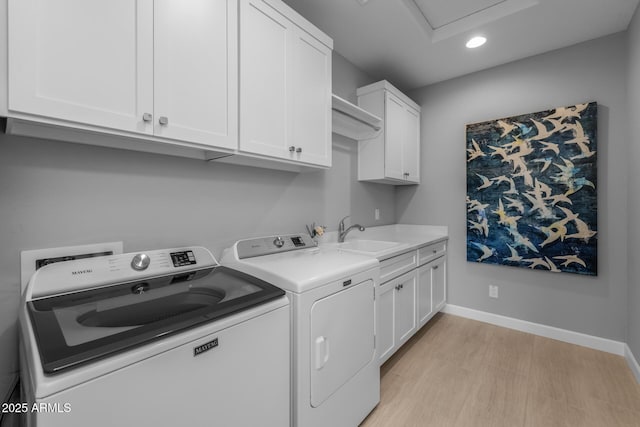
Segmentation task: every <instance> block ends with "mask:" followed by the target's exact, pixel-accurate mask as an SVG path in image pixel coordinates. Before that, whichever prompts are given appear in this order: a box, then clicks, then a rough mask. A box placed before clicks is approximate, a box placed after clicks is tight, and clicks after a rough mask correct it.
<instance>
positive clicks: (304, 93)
mask: <svg viewBox="0 0 640 427" xmlns="http://www.w3.org/2000/svg"><path fill="white" fill-rule="evenodd" d="M292 65H293V68H292V70H291V77H292V80H293V85H292V90H291V97H292V100H291V103H290V106H291V114H290V117H291V126H292V131H291V136H292V137H291V145H294V146H295V147H296V158H297V159H298V160H300V161H303V162H306V163H313V164H317V165H322V166H331V126H332V124H331V49H329V48H328V47H326V46H325V45H324V44H322V43H320V42H319V41H318V40H316V39H315V38H314V37H312V36H310V35H309V34H307V33H305V32H303V31H302V30H300V29H298V28H295V36H294V38H293V52H292ZM298 150H299V151H300V152H298Z"/></svg>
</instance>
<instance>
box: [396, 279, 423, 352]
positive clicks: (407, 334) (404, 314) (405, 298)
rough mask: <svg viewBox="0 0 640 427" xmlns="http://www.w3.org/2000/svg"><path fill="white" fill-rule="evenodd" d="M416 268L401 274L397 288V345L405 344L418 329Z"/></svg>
mask: <svg viewBox="0 0 640 427" xmlns="http://www.w3.org/2000/svg"><path fill="white" fill-rule="evenodd" d="M416 278H417V274H416V270H413V271H411V272H409V273H407V274H405V275H402V276H400V277H399V278H398V279H394V281H396V280H397V283H398V284H397V285H396V286H395V290H396V301H395V302H396V308H395V311H396V313H395V314H396V322H395V336H396V346H397V347H399V346H401V345H402V344H404V343H405V342H406V341H407V340H408V339H409V338H411V336H412V335H413V334H414V333H415V331H416V329H417V328H416V282H417V280H416Z"/></svg>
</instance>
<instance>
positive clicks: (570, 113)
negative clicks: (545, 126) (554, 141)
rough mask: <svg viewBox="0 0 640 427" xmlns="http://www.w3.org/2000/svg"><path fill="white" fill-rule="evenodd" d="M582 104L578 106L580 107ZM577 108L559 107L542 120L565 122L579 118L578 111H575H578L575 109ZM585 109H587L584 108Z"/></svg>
mask: <svg viewBox="0 0 640 427" xmlns="http://www.w3.org/2000/svg"><path fill="white" fill-rule="evenodd" d="M581 105H582V104H580V106H581ZM576 107H578V106H577V105H576V106H575V107H559V108H556V109H555V111H554V112H553V113H552V114H549V115H548V116H547V117H544V118H543V120H553V119H558V121H561V122H563V121H565V120H568V119H571V118H578V119H579V118H580V112H581V111H583V110H580V111H577V110H578V109H577V108H576ZM584 108H587V107H584Z"/></svg>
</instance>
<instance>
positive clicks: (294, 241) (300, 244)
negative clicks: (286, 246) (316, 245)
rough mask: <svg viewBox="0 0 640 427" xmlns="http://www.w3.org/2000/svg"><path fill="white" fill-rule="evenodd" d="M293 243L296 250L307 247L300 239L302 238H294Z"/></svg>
mask: <svg viewBox="0 0 640 427" xmlns="http://www.w3.org/2000/svg"><path fill="white" fill-rule="evenodd" d="M291 243H293V246H295V247H296V248H299V247H301V246H305V244H304V241H303V240H302V237H300V236H296V237H292V238H291Z"/></svg>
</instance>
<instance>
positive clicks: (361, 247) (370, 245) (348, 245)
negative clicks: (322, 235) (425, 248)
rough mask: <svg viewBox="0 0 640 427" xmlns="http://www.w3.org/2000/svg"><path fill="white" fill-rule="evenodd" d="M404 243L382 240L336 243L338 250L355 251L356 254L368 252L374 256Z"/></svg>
mask: <svg viewBox="0 0 640 427" xmlns="http://www.w3.org/2000/svg"><path fill="white" fill-rule="evenodd" d="M402 245H404V243H398V242H385V241H383V240H360V239H358V240H350V241H348V242H343V243H338V247H339V248H340V249H345V250H350V251H357V252H369V253H372V254H375V253H377V252H383V251H386V250H388V249H391V248H394V247H397V246H402Z"/></svg>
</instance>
